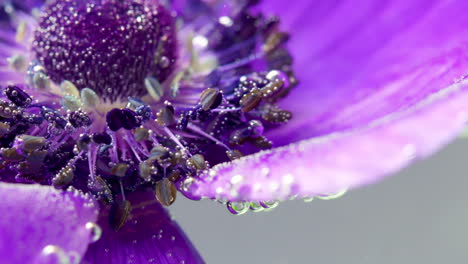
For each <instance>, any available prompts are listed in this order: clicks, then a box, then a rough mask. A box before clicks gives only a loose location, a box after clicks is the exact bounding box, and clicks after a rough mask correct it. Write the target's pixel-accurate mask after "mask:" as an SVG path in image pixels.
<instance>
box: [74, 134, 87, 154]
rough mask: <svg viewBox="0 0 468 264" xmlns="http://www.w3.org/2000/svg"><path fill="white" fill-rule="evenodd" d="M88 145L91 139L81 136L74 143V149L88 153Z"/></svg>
mask: <svg viewBox="0 0 468 264" xmlns="http://www.w3.org/2000/svg"><path fill="white" fill-rule="evenodd" d="M89 143H91V138H90V137H89V136H88V135H82V136H80V138H79V139H78V140H77V141H76V147H77V148H78V150H79V151H88V146H89Z"/></svg>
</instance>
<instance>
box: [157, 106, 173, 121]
mask: <svg viewBox="0 0 468 264" xmlns="http://www.w3.org/2000/svg"><path fill="white" fill-rule="evenodd" d="M157 122H158V124H159V125H160V126H170V125H172V124H174V122H175V120H174V107H173V106H172V105H168V104H167V105H165V106H163V107H162V108H161V109H160V110H159V112H158V114H157Z"/></svg>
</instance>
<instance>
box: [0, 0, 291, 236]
mask: <svg viewBox="0 0 468 264" xmlns="http://www.w3.org/2000/svg"><path fill="white" fill-rule="evenodd" d="M170 2H171V1H161V2H158V1H156V0H83V1H77V0H55V1H54V0H53V1H50V2H49V3H47V4H46V5H45V6H44V8H43V10H44V13H43V14H42V15H41V18H40V19H39V24H38V27H37V28H36V30H35V34H34V41H33V44H32V51H33V52H34V54H33V55H35V60H33V61H31V62H30V65H29V68H28V71H27V73H26V74H25V77H26V82H27V83H28V84H29V85H23V84H16V85H8V86H6V87H3V88H2V93H1V94H0V180H2V181H10V182H21V183H41V184H49V185H53V186H55V187H57V188H68V187H69V186H73V187H74V188H76V189H79V190H82V191H84V192H88V193H91V194H92V195H94V196H95V197H96V198H98V199H100V200H102V201H103V202H106V203H112V204H113V210H112V211H111V217H110V221H111V224H112V226H113V227H114V228H115V229H119V228H120V227H121V226H122V224H123V223H125V220H126V217H127V216H128V211H129V210H130V207H129V206H130V205H129V203H128V202H126V199H125V194H126V193H129V192H134V191H137V190H139V189H141V188H144V189H148V188H153V190H154V193H155V195H156V198H157V199H158V201H159V202H160V203H161V204H163V205H170V204H172V203H173V202H174V200H175V196H176V191H177V190H179V191H181V192H183V193H184V194H186V195H189V192H188V191H187V190H189V187H190V184H191V183H192V182H193V178H195V177H199V176H198V175H200V174H201V173H202V172H203V171H205V170H207V169H208V168H209V167H210V166H214V165H217V164H220V163H222V162H229V161H230V160H235V159H238V158H241V157H242V156H243V155H245V154H251V153H255V152H257V151H259V150H263V149H269V148H271V147H272V146H273V145H274V142H272V141H270V140H269V138H268V137H267V131H268V130H270V129H276V127H278V126H282V125H284V124H286V123H287V122H288V121H289V120H290V119H291V118H292V113H290V112H289V111H287V110H286V109H282V108H280V107H279V106H278V102H279V101H280V100H281V99H282V98H284V97H285V96H287V95H288V93H289V92H290V91H291V89H293V88H294V86H295V85H296V84H297V79H296V78H295V76H294V72H293V70H292V67H291V66H292V57H291V56H290V54H289V52H288V49H287V47H286V43H287V41H288V34H286V33H284V32H282V31H280V29H279V26H278V24H279V20H278V19H276V18H267V17H265V16H263V15H262V14H256V13H255V12H252V10H251V9H250V7H251V5H252V4H254V3H255V1H253V0H247V1H245V0H243V1H233V3H234V5H235V6H236V8H234V9H232V10H231V11H230V13H229V14H224V12H222V13H223V15H222V16H221V17H216V16H217V15H216V16H215V15H214V13H210V12H208V13H207V11H206V10H209V9H211V8H215V9H216V8H217V5H216V4H214V3H212V2H209V3H208V1H207V2H206V3H205V2H203V1H200V2H197V5H195V4H193V5H188V6H186V9H187V10H184V11H183V12H181V14H180V16H179V17H177V18H178V19H180V20H181V22H183V23H181V24H180V29H179V30H178V32H177V37H176V32H175V25H174V20H175V19H174V17H173V15H172V14H173V13H174V12H173V10H172V11H171V12H169V11H168V10H171V5H170V4H169V3H170ZM189 2H192V1H189ZM163 3H166V5H164V6H163ZM194 3H195V1H194ZM201 6H203V8H205V9H206V10H205V11H203V10H202V9H203V8H202V9H200V7H201ZM192 9H193V10H192ZM218 11H219V10H218ZM178 26H179V24H178ZM20 33H22V32H20ZM20 35H21V34H20ZM177 41H180V42H181V43H184V45H179V46H178V47H177ZM28 43H29V42H28ZM185 44H187V45H185ZM177 48H179V50H178V49H177ZM25 57H26V56H25ZM27 57H31V56H27ZM176 59H177V63H176ZM24 60H26V59H24ZM16 68H18V69H20V68H21V67H16ZM23 73H24V72H23ZM50 80H51V81H52V82H51V81H50ZM193 198H195V197H193ZM259 207H262V208H263V207H265V208H269V207H271V205H269V204H268V203H263V204H257V205H252V206H250V207H249V206H243V207H242V206H239V205H236V204H228V208H229V210H230V211H231V212H233V213H242V212H244V211H245V210H248V209H249V208H256V209H255V210H257V209H258V208H259ZM252 210H253V209H252Z"/></svg>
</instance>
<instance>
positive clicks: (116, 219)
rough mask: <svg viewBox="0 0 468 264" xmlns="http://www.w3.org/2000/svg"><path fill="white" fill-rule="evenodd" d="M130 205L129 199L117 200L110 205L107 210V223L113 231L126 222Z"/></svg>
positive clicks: (130, 208)
mask: <svg viewBox="0 0 468 264" xmlns="http://www.w3.org/2000/svg"><path fill="white" fill-rule="evenodd" d="M131 210H132V205H131V204H130V202H129V201H127V200H125V201H118V202H116V203H114V204H113V205H112V206H111V209H110V212H109V224H110V226H111V227H112V229H114V231H118V230H120V229H121V228H122V227H123V225H124V224H125V222H127V219H128V216H129V215H130V211H131Z"/></svg>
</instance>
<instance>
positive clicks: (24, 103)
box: [5, 85, 32, 107]
mask: <svg viewBox="0 0 468 264" xmlns="http://www.w3.org/2000/svg"><path fill="white" fill-rule="evenodd" d="M5 94H6V96H7V97H8V99H10V101H11V102H12V103H14V104H15V105H16V106H19V107H28V106H29V105H30V104H31V103H32V98H31V97H30V96H29V95H28V94H27V93H26V92H25V91H23V90H21V89H20V88H19V87H18V86H14V85H9V86H7V87H6V88H5Z"/></svg>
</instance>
